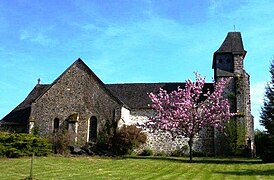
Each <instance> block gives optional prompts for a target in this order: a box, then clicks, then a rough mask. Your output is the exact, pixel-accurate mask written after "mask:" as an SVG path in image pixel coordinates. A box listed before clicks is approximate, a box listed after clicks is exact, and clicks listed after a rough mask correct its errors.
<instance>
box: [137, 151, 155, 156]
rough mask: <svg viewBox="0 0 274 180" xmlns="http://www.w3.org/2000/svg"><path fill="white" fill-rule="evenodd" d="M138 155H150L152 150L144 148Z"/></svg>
mask: <svg viewBox="0 0 274 180" xmlns="http://www.w3.org/2000/svg"><path fill="white" fill-rule="evenodd" d="M139 155H140V156H152V155H153V152H152V150H151V149H144V150H143V151H142V152H141V153H140V154H139Z"/></svg>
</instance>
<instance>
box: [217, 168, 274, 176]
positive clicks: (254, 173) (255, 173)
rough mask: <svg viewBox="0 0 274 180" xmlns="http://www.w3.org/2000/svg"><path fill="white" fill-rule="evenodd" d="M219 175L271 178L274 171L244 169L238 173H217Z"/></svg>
mask: <svg viewBox="0 0 274 180" xmlns="http://www.w3.org/2000/svg"><path fill="white" fill-rule="evenodd" d="M215 173H218V174H225V175H236V176H258V175H259V176H270V175H274V169H269V170H251V169H242V170H237V171H224V172H222V171H218V172H215Z"/></svg>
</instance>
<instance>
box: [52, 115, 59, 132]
mask: <svg viewBox="0 0 274 180" xmlns="http://www.w3.org/2000/svg"><path fill="white" fill-rule="evenodd" d="M59 123H60V119H59V118H55V119H54V120H53V132H56V131H57V130H58V129H59V125H60V124H59Z"/></svg>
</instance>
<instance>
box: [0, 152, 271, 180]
mask: <svg viewBox="0 0 274 180" xmlns="http://www.w3.org/2000/svg"><path fill="white" fill-rule="evenodd" d="M30 161H31V160H30V158H20V159H6V158H4V159H0V179H1V180H4V179H7V180H12V179H16V180H18V179H23V178H25V177H27V176H28V175H29V169H30V168H29V167H30ZM33 175H34V178H35V179H40V180H43V179H45V180H46V179H220V180H222V179H274V164H273V163H272V164H263V163H261V161H259V160H247V159H215V158H194V162H193V163H189V162H188V159H187V158H164V157H146V158H142V157H125V158H101V157H67V158H66V157H40V158H35V159H34V168H33Z"/></svg>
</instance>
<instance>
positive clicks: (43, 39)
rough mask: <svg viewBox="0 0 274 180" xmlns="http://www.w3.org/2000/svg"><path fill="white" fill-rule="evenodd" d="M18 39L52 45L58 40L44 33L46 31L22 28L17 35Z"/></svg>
mask: <svg viewBox="0 0 274 180" xmlns="http://www.w3.org/2000/svg"><path fill="white" fill-rule="evenodd" d="M19 39H20V40H22V41H30V42H33V43H36V44H40V45H54V44H57V43H58V41H57V40H56V39H53V38H51V37H49V36H48V35H46V32H43V31H39V30H35V29H24V30H22V31H21V33H20V35H19Z"/></svg>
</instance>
